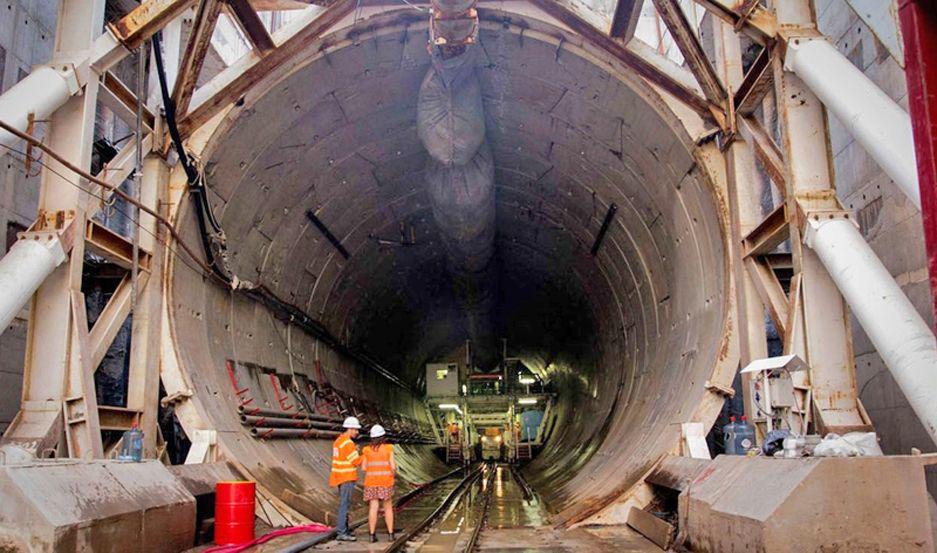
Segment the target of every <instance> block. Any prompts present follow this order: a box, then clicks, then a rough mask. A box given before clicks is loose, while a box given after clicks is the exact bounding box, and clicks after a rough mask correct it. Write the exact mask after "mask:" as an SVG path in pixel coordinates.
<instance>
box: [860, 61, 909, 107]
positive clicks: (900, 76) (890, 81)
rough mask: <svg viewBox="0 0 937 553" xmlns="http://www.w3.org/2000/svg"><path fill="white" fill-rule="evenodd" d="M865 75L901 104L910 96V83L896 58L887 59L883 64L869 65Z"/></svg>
mask: <svg viewBox="0 0 937 553" xmlns="http://www.w3.org/2000/svg"><path fill="white" fill-rule="evenodd" d="M865 74H866V76H867V77H868V78H870V79H872V82H874V83H875V84H876V85H878V87H879V88H881V89H882V91H884V92H885V94H888V97H889V98H891V99H892V100H894V101H896V102H899V103H900V101H901V100H902V99H903V98H905V96H907V95H908V83H907V81H906V80H905V75H904V70H903V69H902V68H901V66H900V65H898V62H897V61H895V58H892V57H887V58H885V59H884V60H882V61H881V62H877V63H873V64H871V65H869V67H868V68H867V69H866V70H865Z"/></svg>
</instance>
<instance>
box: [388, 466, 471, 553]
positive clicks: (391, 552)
mask: <svg viewBox="0 0 937 553" xmlns="http://www.w3.org/2000/svg"><path fill="white" fill-rule="evenodd" d="M481 471H482V467H481V466H479V467H478V468H476V469H474V470H473V471H472V472H470V473H469V474H468V475H466V476H465V478H463V479H462V481H461V482H459V483H458V484H457V485H456V487H455V488H453V490H452V491H451V492H449V495H447V496H446V498H445V499H443V500H442V502H440V504H439V505H438V506H437V507H436V508H435V509H433V512H431V513H430V514H429V515H428V516H426V518H424V519H423V520H421V521H420V522H419V523H417V524H416V525H415V526H413V527H412V528H410V529H408V530H407V531H406V532H404V533H403V534H401V535H400V537H398V538H397V539H396V540H394V542H393V543H392V544H390V545H389V546H387V548H386V549H384V552H383V553H396V552H398V551H403V549H404V547H405V546H406V545H407V542H409V541H410V540H412V539H413V538H414V537H415V536H417V535H419V534H420V533H422V532H423V531H424V530H425V529H426V528H427V527H428V526H430V525H431V524H432V523H433V522H434V521H435V520H436V519H437V518H439V515H441V514H442V513H443V512H445V511H446V509H448V508H449V506H450V505H451V504H452V503H453V502H454V501H456V500H457V499H460V498H461V497H462V496H463V495H464V494H465V492H466V491H468V489H469V487H468V486H467V484H469V483H470V482H473V481H474V480H475V479H477V478H478V477H479V476H480V475H481Z"/></svg>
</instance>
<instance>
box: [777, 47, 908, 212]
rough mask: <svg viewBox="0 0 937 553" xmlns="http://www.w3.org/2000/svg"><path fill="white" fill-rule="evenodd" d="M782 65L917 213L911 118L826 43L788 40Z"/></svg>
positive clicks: (834, 48)
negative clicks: (795, 77)
mask: <svg viewBox="0 0 937 553" xmlns="http://www.w3.org/2000/svg"><path fill="white" fill-rule="evenodd" d="M784 66H785V68H786V69H788V70H789V71H793V72H794V73H796V74H797V76H798V77H800V78H801V79H802V80H803V82H804V83H806V85H807V86H809V87H810V90H811V91H812V92H813V93H814V94H816V96H817V97H818V98H819V99H820V101H821V102H823V104H824V105H826V107H827V109H829V110H830V112H831V113H832V114H833V115H835V116H836V118H837V119H839V120H840V122H842V123H843V125H845V126H846V128H847V129H848V130H849V132H850V134H852V136H853V137H854V138H855V139H856V141H858V142H859V143H860V144H862V146H863V148H865V150H866V151H867V152H869V155H871V156H872V157H873V158H874V159H875V161H876V162H877V163H878V164H879V166H881V168H882V169H883V170H884V171H885V173H886V174H888V176H889V177H891V178H892V180H894V181H895V184H897V185H898V188H900V189H901V191H902V192H903V193H904V194H905V196H907V197H908V199H909V200H911V202H912V203H913V204H914V205H915V206H917V208H918V209H920V208H921V193H920V190H919V189H918V175H917V162H916V161H915V156H914V138H913V136H912V133H911V117H910V116H909V115H908V114H907V113H906V112H905V111H904V110H903V109H901V106H899V105H898V104H897V103H896V102H895V101H894V100H892V99H891V98H889V97H888V95H887V94H885V93H884V92H883V91H882V89H880V88H879V87H878V86H876V85H875V83H873V82H872V81H871V80H870V79H869V78H868V77H866V76H865V75H864V74H863V73H862V72H861V71H859V69H858V68H856V66H854V65H853V64H852V62H850V61H849V59H848V58H846V56H844V55H843V54H842V53H841V52H840V51H839V50H837V49H836V47H835V46H833V45H832V44H830V42H829V41H828V40H826V39H825V38H792V39H789V40H788V42H787V55H786V56H785V59H784Z"/></svg>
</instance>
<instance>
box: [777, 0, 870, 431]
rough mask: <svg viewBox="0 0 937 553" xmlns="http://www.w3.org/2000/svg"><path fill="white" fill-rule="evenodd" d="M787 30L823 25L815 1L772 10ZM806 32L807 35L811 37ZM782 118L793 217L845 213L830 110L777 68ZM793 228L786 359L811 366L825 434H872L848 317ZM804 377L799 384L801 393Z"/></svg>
mask: <svg viewBox="0 0 937 553" xmlns="http://www.w3.org/2000/svg"><path fill="white" fill-rule="evenodd" d="M773 5H774V7H775V10H776V13H777V18H778V25H779V26H780V27H782V28H787V29H792V30H794V31H796V30H797V28H802V29H805V30H806V29H812V28H814V27H815V25H816V21H815V18H814V17H815V16H814V13H813V8H812V6H813V2H812V1H811V0H777V1H775V2H774V3H773ZM805 32H806V31H805ZM774 73H775V77H774V82H775V87H776V96H777V101H778V116H779V119H780V125H781V129H782V147H783V149H784V151H785V158H784V161H785V169H786V173H787V175H786V177H787V178H786V183H785V188H786V193H785V198H786V209H787V212H788V213H789V214H797V213H800V212H801V210H802V209H806V210H814V209H825V210H832V211H839V210H841V209H842V208H841V206H840V204H839V201H838V200H837V198H836V190H835V189H834V187H833V174H832V168H831V163H830V158H829V148H828V144H829V137H828V130H827V127H826V118H825V114H824V111H823V104H822V103H821V102H820V100H819V99H818V98H817V96H816V95H814V93H813V92H812V91H811V90H810V89H809V88H808V87H807V85H806V84H805V83H804V82H803V81H802V80H801V79H800V77H798V76H797V75H795V74H794V73H791V72H788V71H785V70H784V67H783V66H782V65H781V63H780V62H779V61H778V60H775V62H774ZM791 218H792V220H793V221H792V223H793V224H791V225H790V245H791V253H792V260H793V266H794V273H795V276H794V279H795V281H798V282H799V286H797V287H796V288H797V289H796V290H793V287H792V292H791V296H792V297H791V298H790V303H791V305H792V310H791V315H790V319H791V322H790V323H789V324H790V327H791V328H790V330H789V335H788V336H786V340H785V353H796V354H797V355H799V356H800V357H801V358H802V359H804V360H806V361H807V363H808V365H809V366H810V371H809V383H808V382H800V383H799V384H801V385H803V386H804V387H807V386H809V388H810V391H811V393H812V396H813V403H814V406H815V410H816V413H817V414H818V416H819V420H817V421H816V423H817V425H818V427H819V429H820V430H821V431H837V432H843V431H849V430H856V429H863V428H868V426H869V421H868V419H867V417H865V415H864V411H863V410H862V408H861V406H860V404H859V393H858V390H857V388H856V375H855V368H854V363H855V359H854V354H853V347H852V330H851V328H850V324H849V320H850V319H849V312H848V310H847V308H846V304H845V302H844V301H843V298H842V296H840V293H839V290H838V289H837V288H836V285H835V283H834V282H833V280H832V279H831V278H830V275H829V273H828V272H827V270H826V268H824V266H823V264H822V263H821V262H820V259H819V258H818V257H817V255H816V253H814V252H813V251H812V250H810V249H808V248H805V247H804V245H803V243H802V236H801V229H800V225H799V223H798V221H797V217H796V215H794V216H792V217H791ZM798 379H799V377H795V385H797V384H798Z"/></svg>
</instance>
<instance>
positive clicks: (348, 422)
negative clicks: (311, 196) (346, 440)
mask: <svg viewBox="0 0 937 553" xmlns="http://www.w3.org/2000/svg"><path fill="white" fill-rule="evenodd" d="M342 428H354V429H356V430H357V429H359V428H361V423H360V422H358V417H348V418H347V419H345V422H344V423H342Z"/></svg>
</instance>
